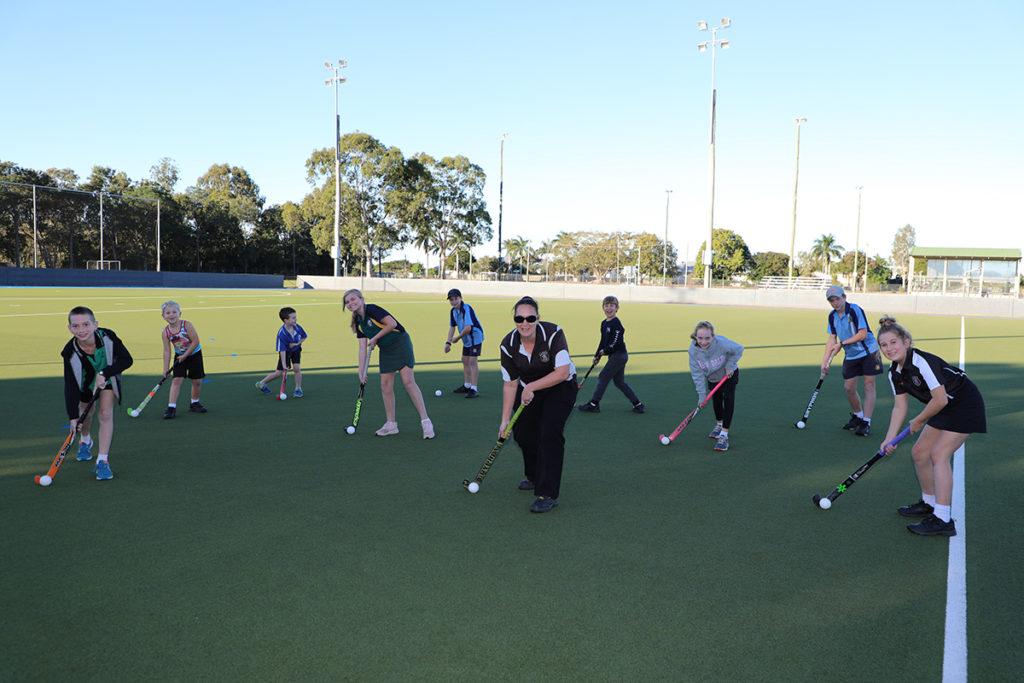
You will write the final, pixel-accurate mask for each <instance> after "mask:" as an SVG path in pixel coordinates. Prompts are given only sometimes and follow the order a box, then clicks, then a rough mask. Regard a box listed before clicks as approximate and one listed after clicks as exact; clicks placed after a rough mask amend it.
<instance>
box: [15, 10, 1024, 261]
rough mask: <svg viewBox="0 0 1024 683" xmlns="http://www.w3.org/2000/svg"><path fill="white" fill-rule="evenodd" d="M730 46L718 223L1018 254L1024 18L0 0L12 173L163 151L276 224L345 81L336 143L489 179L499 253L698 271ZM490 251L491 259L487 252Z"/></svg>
mask: <svg viewBox="0 0 1024 683" xmlns="http://www.w3.org/2000/svg"><path fill="white" fill-rule="evenodd" d="M723 16H728V17H730V18H731V19H732V27H731V28H729V29H726V30H724V31H721V32H720V33H719V38H725V39H728V40H729V41H730V43H731V46H730V49H728V50H721V49H719V50H718V52H717V58H716V87H717V89H718V137H717V145H716V148H717V198H716V208H715V227H720V228H729V229H731V230H734V231H736V232H738V233H739V234H740V235H741V236H742V237H743V238H744V239H745V240H746V242H747V244H748V245H749V246H750V248H751V249H752V250H753V251H766V250H773V251H781V252H788V251H789V238H790V230H791V228H792V211H793V180H794V162H795V159H794V157H795V148H796V126H795V125H794V123H793V118H794V117H797V116H799V117H806V118H807V119H808V120H807V123H806V124H803V127H802V129H801V149H800V187H799V206H798V220H797V233H796V248H797V250H798V251H805V250H807V249H809V248H810V246H811V243H812V241H813V239H814V238H816V237H818V236H820V235H821V234H822V233H826V232H830V233H833V234H835V235H836V237H837V239H838V241H839V243H840V244H841V245H843V246H844V247H846V248H848V249H850V248H853V246H854V241H855V239H856V235H855V232H856V219H857V191H856V190H855V187H856V186H858V185H861V186H863V187H864V191H863V213H862V219H861V236H860V245H861V249H864V248H865V245H866V246H867V248H868V249H869V250H870V252H871V253H872V254H875V253H881V254H883V255H886V254H888V253H889V249H890V246H891V243H892V238H893V235H894V233H895V231H896V230H897V229H898V228H900V227H901V226H903V225H905V224H907V223H910V224H911V225H913V226H914V227H915V229H916V231H917V243H918V245H919V246H933V247H956V246H975V247H1015V248H1019V247H1022V246H1024V237H1022V234H1024V221H1022V211H1021V201H1020V196H1021V193H1022V190H1021V188H1022V186H1024V183H1022V179H1024V173H1022V171H1021V168H1022V166H1024V162H1022V159H1024V134H1022V131H1021V128H1022V122H1024V95H1022V87H1021V82H1022V76H1021V71H1022V67H1024V48H1022V41H1021V38H1020V36H1021V31H1022V28H1024V3H1021V2H1020V1H1019V0H1005V1H1001V2H986V1H984V0H982V1H980V2H975V3H971V4H970V5H965V4H964V3H954V2H948V1H939V2H895V3H894V2H873V1H869V2H862V3H833V2H811V1H806V2H772V3H768V2H693V3H680V2H662V1H660V0H658V1H652V2H639V3H623V2H603V1H593V0H592V1H589V2H578V1H576V0H571V1H566V2H557V1H556V2H551V1H550V0H549V1H547V2H535V1H533V0H522V1H520V2H517V3H487V2H479V0H477V1H467V2H439V3H422V2H415V3H414V2H407V1H405V0H401V1H399V2H391V3H366V2H359V3H355V2H323V3H306V2H293V3H280V2H264V1H261V0H257V1H251V2H234V1H229V2H193V1H191V0H186V1H185V2H177V3H171V4H163V5H147V4H145V3H143V4H139V3H135V2H132V3H129V2H102V1H101V2H98V3H81V2H66V1H59V2H51V3H28V2H19V3H7V6H6V7H5V9H4V10H3V24H2V25H0V63H2V64H3V65H4V66H3V69H2V72H0V92H2V93H3V101H4V104H3V106H2V107H0V159H3V160H7V161H13V162H15V163H17V164H20V165H22V166H27V167H31V168H36V169H40V170H45V169H47V168H50V167H58V168H71V169H73V170H75V171H76V172H77V173H78V174H79V175H80V176H81V177H82V178H83V179H84V178H86V177H87V176H88V174H89V172H90V170H91V167H92V166H93V165H103V166H109V167H111V168H114V169H116V170H119V171H124V172H126V173H127V174H128V175H129V176H130V177H132V178H133V179H142V178H145V177H148V175H149V169H150V167H151V166H152V165H153V164H155V163H156V162H157V161H158V160H159V159H160V158H162V157H165V156H166V157H170V158H172V159H174V160H175V161H176V162H177V164H178V165H179V167H180V170H181V183H180V184H179V186H178V188H177V189H178V190H184V189H185V188H186V187H187V186H189V185H191V184H193V183H194V182H195V180H196V179H197V178H198V177H199V176H200V175H202V174H203V173H204V172H205V171H206V170H207V169H208V168H209V167H210V166H211V165H212V164H214V163H229V164H232V165H237V166H242V167H244V168H245V169H246V170H247V171H248V172H249V173H250V174H251V175H252V176H253V178H254V179H255V180H256V182H257V183H258V184H259V186H260V188H261V191H262V192H263V194H264V195H265V196H266V198H267V202H268V205H269V204H274V203H283V202H285V201H288V200H292V201H295V202H299V201H301V199H302V197H303V196H304V195H305V193H306V192H308V190H309V186H308V185H307V184H306V181H305V166H304V162H305V160H306V159H307V158H308V157H309V155H310V153H311V152H312V151H313V150H314V149H317V148H324V147H330V146H331V145H332V144H333V135H334V94H333V90H332V89H331V88H328V87H326V86H325V85H324V79H325V78H326V77H327V76H328V75H329V74H328V72H327V70H326V69H325V68H324V66H323V63H324V61H327V60H337V59H339V58H345V59H347V60H348V62H349V66H348V68H347V69H346V70H345V75H346V77H347V78H348V81H349V82H348V83H347V84H345V85H343V86H341V110H342V131H343V132H350V131H353V130H361V131H363V132H366V133H370V134H371V135H373V136H375V137H377V138H378V139H380V140H381V141H382V142H384V143H385V144H388V145H394V146H397V147H399V148H400V149H401V150H402V152H403V153H405V154H406V155H407V156H408V155H411V154H413V153H416V152H427V153H429V154H431V155H433V156H435V157H441V156H448V155H456V154H463V155H466V156H467V157H469V158H470V159H471V160H472V161H473V162H475V163H477V164H480V165H481V166H482V167H483V168H484V169H485V170H486V172H487V174H488V178H489V180H488V188H487V198H488V205H489V208H490V210H491V214H492V217H493V219H494V226H495V230H496V229H497V222H498V177H499V146H500V139H501V134H502V133H503V132H508V133H509V137H508V139H507V140H506V143H505V208H504V232H503V236H504V237H506V238H507V237H512V236H523V237H526V238H529V239H530V240H531V241H532V242H533V243H534V244H539V243H540V241H542V240H544V239H548V238H550V237H552V236H553V235H555V234H556V233H558V232H559V231H561V230H567V231H575V230H601V231H610V230H618V229H622V230H632V231H639V230H645V231H650V232H654V233H656V234H658V235H661V234H663V232H664V230H665V196H666V195H665V190H667V189H671V190H673V193H672V195H671V207H670V212H669V239H670V240H672V241H673V242H674V243H675V244H676V246H677V247H678V249H679V252H680V255H682V256H685V255H686V254H687V253H689V255H690V257H691V258H692V257H693V256H694V255H695V252H696V249H697V247H698V246H699V244H700V243H701V242H702V241H703V239H704V236H705V235H706V233H707V220H708V217H707V216H708V129H709V123H710V112H709V109H710V88H711V57H710V53H704V54H700V53H698V51H697V49H696V45H697V43H698V42H700V41H703V40H705V39H707V38H708V37H710V36H709V34H708V33H702V32H699V31H698V30H697V21H698V20H700V19H704V20H707V21H708V23H709V24H712V25H717V24H718V21H719V20H720V18H721V17H723ZM496 251H497V249H496V247H495V246H494V242H493V241H492V242H491V243H490V244H489V245H485V246H483V247H481V248H478V249H477V251H476V253H477V254H478V255H481V254H494V253H496Z"/></svg>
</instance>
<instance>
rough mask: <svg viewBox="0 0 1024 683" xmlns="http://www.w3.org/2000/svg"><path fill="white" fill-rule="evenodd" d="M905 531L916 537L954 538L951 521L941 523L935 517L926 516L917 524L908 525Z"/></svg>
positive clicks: (953, 525) (954, 528) (953, 528)
mask: <svg viewBox="0 0 1024 683" xmlns="http://www.w3.org/2000/svg"><path fill="white" fill-rule="evenodd" d="M907 531H909V532H910V533H912V534H917V535H918V536H956V524H954V523H953V520H949V521H948V522H943V521H942V520H941V519H939V518H938V517H936V516H935V515H928V516H927V517H925V518H924V519H922V520H921V521H920V522H918V523H917V524H908V525H907Z"/></svg>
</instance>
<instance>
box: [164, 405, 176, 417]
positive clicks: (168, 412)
mask: <svg viewBox="0 0 1024 683" xmlns="http://www.w3.org/2000/svg"><path fill="white" fill-rule="evenodd" d="M164 419H165V420H173V419H174V408H171V407H170V406H168V407H167V410H165V411H164Z"/></svg>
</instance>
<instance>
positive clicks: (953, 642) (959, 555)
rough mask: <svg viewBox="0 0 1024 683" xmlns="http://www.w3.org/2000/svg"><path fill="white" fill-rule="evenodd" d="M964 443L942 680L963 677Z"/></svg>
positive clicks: (955, 682) (957, 462) (958, 458)
mask: <svg viewBox="0 0 1024 683" xmlns="http://www.w3.org/2000/svg"><path fill="white" fill-rule="evenodd" d="M966 355H967V354H966V347H965V343H964V318H963V316H961V317H960V369H961V370H963V369H964V360H965V358H966ZM966 469H967V468H966V465H965V463H964V447H963V446H960V448H958V449H957V451H956V453H954V454H953V492H954V493H957V492H959V495H954V496H953V509H952V513H953V519H955V520H956V521H957V527H958V528H957V534H956V536H953V537H952V538H950V539H949V567H948V569H947V570H946V637H945V645H944V647H943V655H942V681H943V683H961V682H964V681H966V680H967V515H966V511H965V510H966V507H967V506H966V500H965V499H966V497H967V490H966V488H965V484H964V480H965V470H966Z"/></svg>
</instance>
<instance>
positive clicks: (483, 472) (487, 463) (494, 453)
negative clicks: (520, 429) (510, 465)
mask: <svg viewBox="0 0 1024 683" xmlns="http://www.w3.org/2000/svg"><path fill="white" fill-rule="evenodd" d="M525 407H526V406H524V405H523V404H522V403H520V404H519V407H518V408H516V412H515V413H514V414H513V415H512V419H511V420H509V421H508V425H507V426H506V427H505V431H504V432H502V434H501V436H500V437H498V442H497V443H496V444H494V448H492V449H491V452H490V453H489V454H488V455H487V459H486V460H484V464H483V465H482V466H481V467H480V471H479V472H477V473H476V477H475V478H474V479H473V483H475V484H476V485H477V486H479V485H480V484H482V483H483V481H484V477H486V476H487V472H488V470H490V469H491V465H492V464H494V459H495V458H497V457H498V453H500V452H501V447H502V446H504V445H505V440H506V439H508V437H509V435H510V434H511V433H512V426H513V425H514V424H515V423H516V420H518V419H519V415H520V414H522V412H523V408H525ZM462 486H463V488H467V489H468V488H469V479H463V480H462ZM474 493H475V491H474Z"/></svg>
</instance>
